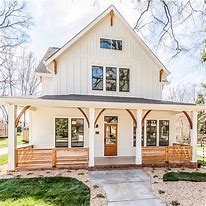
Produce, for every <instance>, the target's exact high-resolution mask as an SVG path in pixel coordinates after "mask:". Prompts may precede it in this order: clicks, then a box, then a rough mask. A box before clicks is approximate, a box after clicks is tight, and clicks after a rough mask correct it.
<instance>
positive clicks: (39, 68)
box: [35, 47, 59, 73]
mask: <svg viewBox="0 0 206 206" xmlns="http://www.w3.org/2000/svg"><path fill="white" fill-rule="evenodd" d="M58 50H59V48H57V47H49V48H48V50H47V52H46V54H45V55H44V57H43V58H42V60H41V61H40V62H39V65H38V66H37V68H36V69H35V72H37V73H50V72H49V71H48V70H47V69H46V66H45V64H44V61H46V60H47V59H48V58H49V57H50V56H52V55H53V54H54V53H56V52H57V51H58Z"/></svg>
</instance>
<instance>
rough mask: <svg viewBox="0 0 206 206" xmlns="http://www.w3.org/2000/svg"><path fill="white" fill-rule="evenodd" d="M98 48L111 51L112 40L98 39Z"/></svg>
mask: <svg viewBox="0 0 206 206" xmlns="http://www.w3.org/2000/svg"><path fill="white" fill-rule="evenodd" d="M100 48H102V49H111V48H112V40H111V39H104V38H100Z"/></svg>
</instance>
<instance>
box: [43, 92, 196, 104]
mask: <svg viewBox="0 0 206 206" xmlns="http://www.w3.org/2000/svg"><path fill="white" fill-rule="evenodd" d="M39 98H40V99H48V100H67V101H88V102H121V103H139V104H168V105H195V104H193V103H183V102H172V101H164V100H157V99H145V98H138V97H120V96H102V95H78V94H69V95H44V96H42V97H39Z"/></svg>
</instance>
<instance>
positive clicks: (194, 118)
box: [190, 111, 197, 162]
mask: <svg viewBox="0 0 206 206" xmlns="http://www.w3.org/2000/svg"><path fill="white" fill-rule="evenodd" d="M192 125H193V128H192V129H191V133H190V135H191V146H192V162H197V112H196V111H193V112H192Z"/></svg>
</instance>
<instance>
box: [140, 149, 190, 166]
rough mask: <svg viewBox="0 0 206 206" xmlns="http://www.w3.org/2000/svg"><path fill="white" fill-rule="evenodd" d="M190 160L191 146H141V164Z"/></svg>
mask: <svg viewBox="0 0 206 206" xmlns="http://www.w3.org/2000/svg"><path fill="white" fill-rule="evenodd" d="M191 160H192V147H191V146H168V147H156V146H154V147H143V148H142V162H143V165H153V164H156V165H161V164H162V165H163V164H165V163H188V162H190V161H191Z"/></svg>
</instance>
